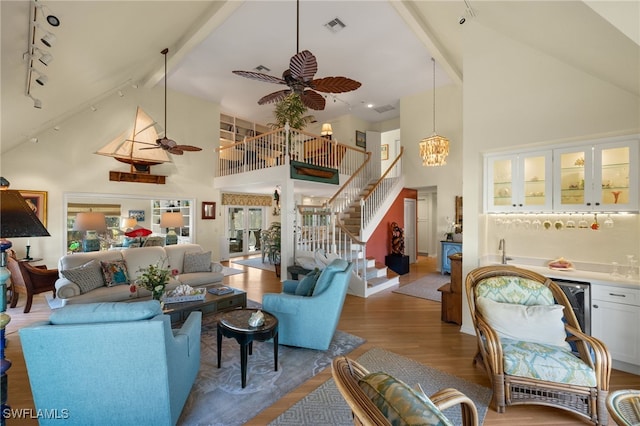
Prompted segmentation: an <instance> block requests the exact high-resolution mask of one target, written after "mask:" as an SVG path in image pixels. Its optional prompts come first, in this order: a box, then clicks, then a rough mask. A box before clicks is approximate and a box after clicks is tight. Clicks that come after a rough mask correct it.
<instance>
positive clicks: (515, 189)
mask: <svg viewBox="0 0 640 426" xmlns="http://www.w3.org/2000/svg"><path fill="white" fill-rule="evenodd" d="M551 160H552V151H551V150H548V151H537V152H525V153H518V154H509V155H496V156H493V155H491V156H487V157H486V160H485V180H486V185H485V188H486V189H485V211H486V212H489V213H514V212H517V213H529V212H542V211H550V210H551V208H552V201H553V198H552V195H551V194H552V190H553V179H552V176H553V175H552V167H551Z"/></svg>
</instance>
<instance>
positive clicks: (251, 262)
mask: <svg viewBox="0 0 640 426" xmlns="http://www.w3.org/2000/svg"><path fill="white" fill-rule="evenodd" d="M230 262H232V263H237V264H238V265H245V266H250V267H252V268H258V269H264V270H265V271H273V272H275V271H276V268H275V266H273V265H272V264H270V263H269V261H266V262H264V263H263V262H262V256H258V257H250V258H249V259H240V260H230Z"/></svg>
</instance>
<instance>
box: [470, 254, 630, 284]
mask: <svg viewBox="0 0 640 426" xmlns="http://www.w3.org/2000/svg"><path fill="white" fill-rule="evenodd" d="M546 262H547V261H542V262H541V261H540V260H539V259H526V258H514V259H513V260H509V261H507V265H511V266H516V267H518V268H523V269H528V270H530V271H533V272H537V273H538V274H540V275H544V276H545V277H549V278H551V279H553V278H558V279H563V280H572V281H573V280H575V281H584V282H588V283H591V284H597V285H606V286H616V287H629V288H637V289H640V280H639V279H638V278H637V277H636V278H635V279H627V278H625V277H624V276H617V277H614V276H613V275H611V273H608V272H596V271H592V270H588V269H586V268H588V267H589V266H592V267H593V268H594V269H598V268H600V269H602V265H586V264H585V265H581V264H578V263H577V262H576V264H575V269H574V270H567V271H558V270H554V269H550V268H549V267H547V266H544V265H545V264H546ZM496 264H500V259H499V258H498V257H497V256H487V258H486V259H484V260H482V261H481V265H482V266H488V265H496ZM619 270H620V273H621V274H623V273H624V272H625V267H624V266H620V267H619Z"/></svg>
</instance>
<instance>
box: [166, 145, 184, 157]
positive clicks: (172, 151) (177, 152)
mask: <svg viewBox="0 0 640 426" xmlns="http://www.w3.org/2000/svg"><path fill="white" fill-rule="evenodd" d="M167 152H168V153H169V154H173V155H182V154H184V152H183V151H182V150H181V149H178V148H176V147H172V148H168V149H167Z"/></svg>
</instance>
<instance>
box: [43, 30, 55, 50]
mask: <svg viewBox="0 0 640 426" xmlns="http://www.w3.org/2000/svg"><path fill="white" fill-rule="evenodd" d="M45 32H46V34H45V35H44V37H42V38H40V41H41V42H42V44H44V45H45V46H47V47H53V45H54V44H55V42H56V36H54V35H53V34H52V33H50V32H48V31H45Z"/></svg>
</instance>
